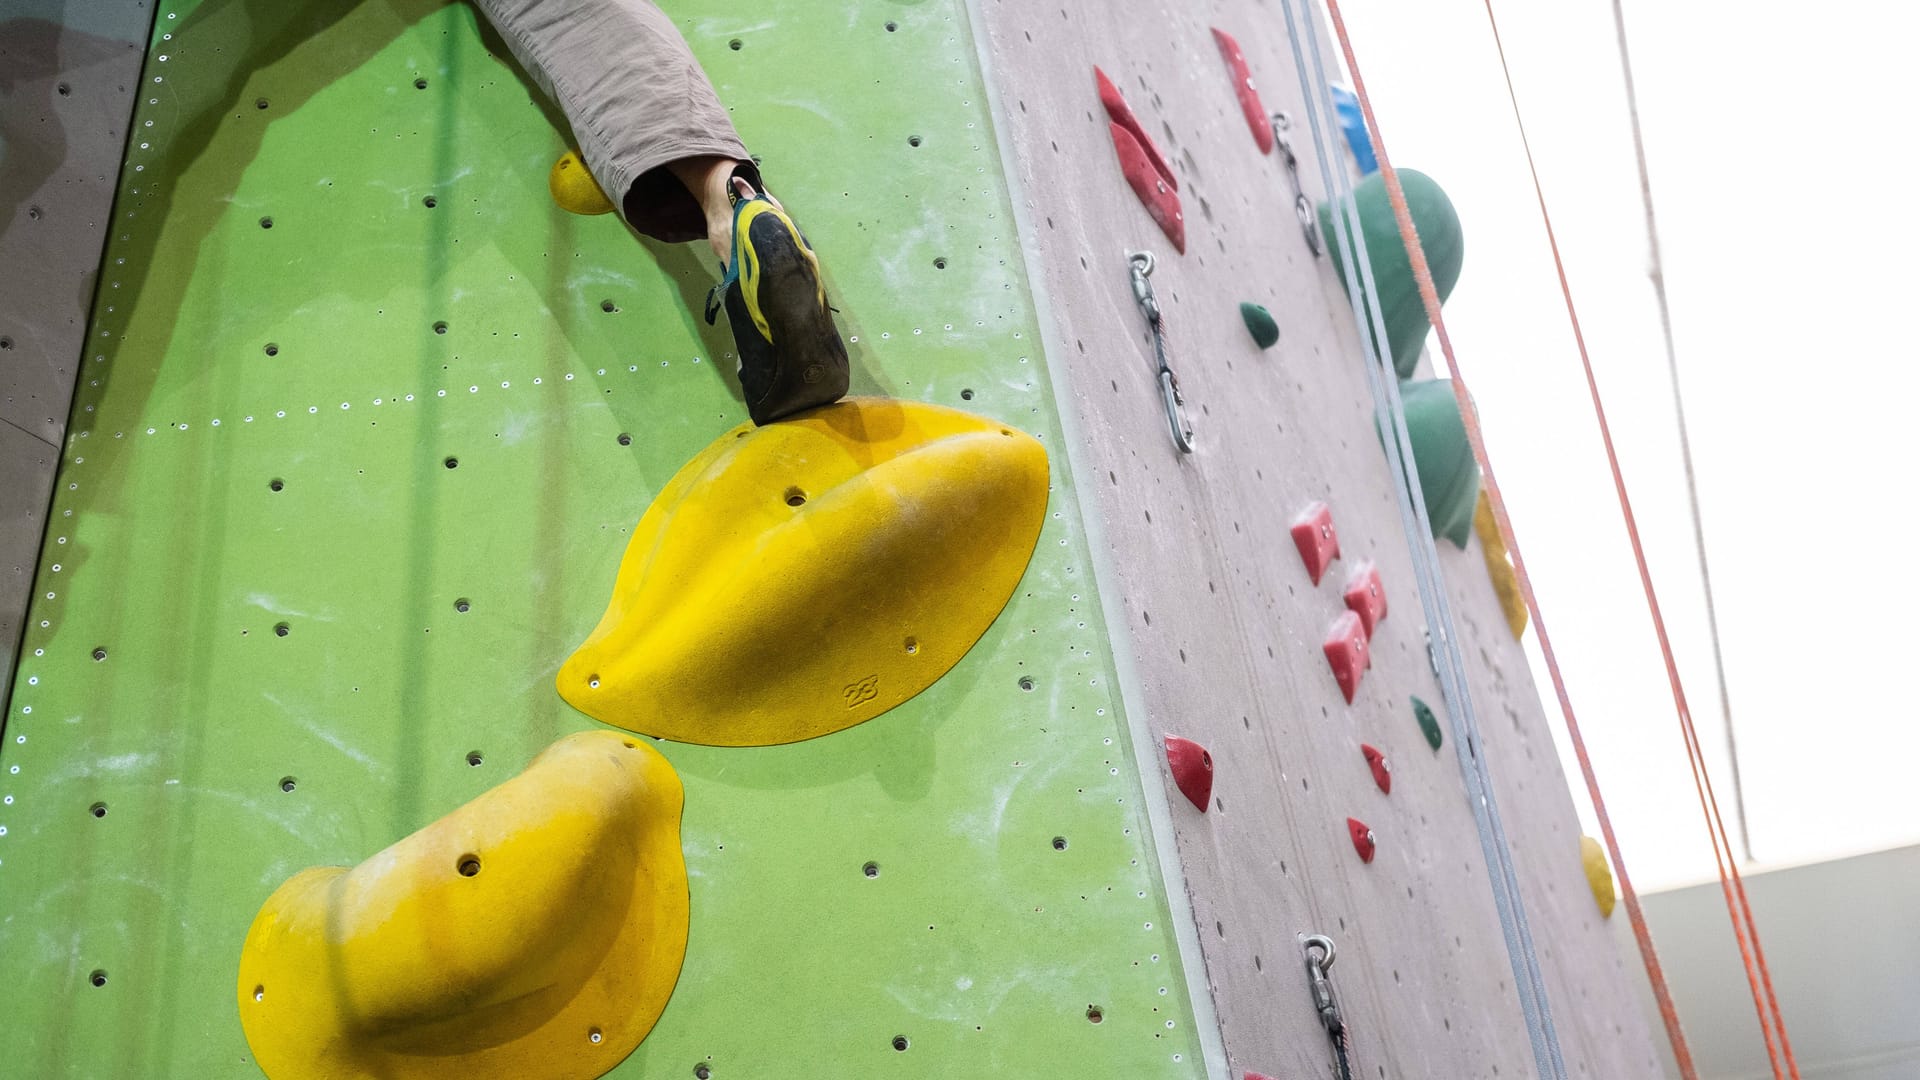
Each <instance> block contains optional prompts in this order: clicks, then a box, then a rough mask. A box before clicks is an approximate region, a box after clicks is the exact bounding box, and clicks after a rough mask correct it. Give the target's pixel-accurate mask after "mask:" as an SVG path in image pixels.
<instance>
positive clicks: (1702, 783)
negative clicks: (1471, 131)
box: [1327, 0, 1799, 1080]
mask: <svg viewBox="0 0 1920 1080" xmlns="http://www.w3.org/2000/svg"><path fill="white" fill-rule="evenodd" d="M1327 3H1328V9H1329V14H1330V15H1331V17H1332V21H1333V26H1334V30H1335V32H1336V34H1337V35H1338V37H1339V39H1340V45H1341V49H1342V51H1343V52H1344V54H1345V56H1346V59H1347V66H1348V69H1349V70H1350V71H1351V73H1352V75H1353V80H1354V90H1355V93H1356V95H1357V96H1358V97H1359V99H1360V104H1361V108H1362V109H1363V110H1364V112H1365V115H1366V119H1367V124H1368V127H1369V131H1370V137H1371V139H1372V142H1373V146H1374V150H1375V152H1376V154H1377V156H1378V157H1379V159H1380V168H1381V173H1382V177H1383V179H1384V181H1385V183H1386V186H1387V192H1388V197H1389V199H1390V201H1391V202H1392V203H1393V207H1394V216H1395V218H1396V220H1397V222H1398V223H1399V226H1400V232H1401V238H1402V241H1403V242H1404V243H1405V245H1406V248H1407V254H1408V258H1409V260H1410V261H1411V263H1412V265H1413V270H1414V276H1415V279H1416V281H1417V282H1418V284H1419V287H1420V295H1421V300H1422V302H1423V303H1424V305H1425V307H1426V310H1427V315H1428V317H1429V319H1430V320H1431V321H1432V323H1433V328H1434V331H1435V333H1436V335H1437V337H1438V339H1439V342H1440V348H1441V352H1442V354H1443V355H1444V356H1445V358H1446V362H1447V368H1448V370H1449V371H1450V372H1451V373H1452V375H1453V378H1454V392H1455V393H1456V394H1457V395H1459V396H1460V398H1461V415H1462V418H1463V419H1464V421H1465V423H1466V428H1467V436H1468V440H1469V441H1470V442H1471V444H1472V446H1473V450H1474V456H1475V458H1476V459H1477V460H1478V461H1479V463H1480V467H1481V470H1482V471H1483V473H1484V475H1485V477H1486V484H1487V491H1488V497H1489V502H1490V503H1491V505H1492V507H1493V510H1494V516H1495V518H1496V520H1497V522H1498V524H1499V526H1500V532H1501V535H1502V538H1503V539H1504V540H1505V541H1506V544H1507V547H1508V550H1509V552H1510V554H1511V555H1512V557H1513V560H1514V570H1515V574H1516V576H1517V577H1518V578H1519V581H1520V587H1521V591H1522V593H1523V594H1524V595H1525V597H1526V600H1527V606H1528V608H1529V609H1530V611H1531V612H1532V614H1533V619H1534V625H1535V627H1536V628H1537V632H1538V633H1539V634H1540V644H1541V651H1542V652H1543V654H1544V655H1545V657H1546V660H1547V666H1548V671H1549V673H1550V674H1551V676H1552V679H1553V684H1554V691H1555V693H1556V695H1557V696H1558V697H1559V700H1560V707H1561V712H1562V714H1563V715H1564V716H1565V718H1566V722H1567V730H1568V734H1569V736H1570V737H1571V738H1572V740H1573V744H1574V750H1575V755H1576V757H1577V758H1578V759H1579V762H1580V769H1581V773H1582V775H1583V776H1584V778H1585V780H1586V783H1587V788H1588V792H1589V794H1590V795H1591V796H1592V797H1593V800H1594V806H1595V810H1596V812H1597V813H1598V816H1599V819H1600V825H1601V830H1602V833H1603V835H1604V836H1605V838H1606V842H1607V847H1608V850H1609V853H1610V854H1611V856H1612V858H1613V860H1614V864H1615V867H1616V869H1617V870H1618V871H1619V873H1620V881H1621V886H1622V894H1623V896H1624V898H1625V900H1626V902H1627V910H1628V914H1629V916H1630V918H1631V919H1632V922H1633V927H1634V936H1635V937H1636V939H1638V942H1639V945H1640V951H1641V956H1642V959H1643V961H1644V962H1645V963H1646V966H1647V974H1648V978H1649V980H1650V981H1651V983H1652V987H1653V991H1654V994H1655V997H1656V999H1657V1000H1658V1001H1659V1004H1660V1010H1661V1015H1662V1018H1663V1019H1664V1020H1665V1022H1666V1025H1667V1033H1668V1037H1669V1039H1671V1040H1672V1042H1673V1049H1674V1055H1675V1058H1676V1059H1677V1061H1678V1063H1679V1066H1680V1069H1681V1073H1682V1075H1683V1076H1684V1077H1687V1078H1689V1080H1691V1078H1693V1077H1695V1076H1697V1073H1696V1071H1695V1069H1694V1066H1693V1062H1692V1056H1691V1054H1690V1053H1689V1052H1688V1050H1687V1046H1686V1040H1685V1037H1684V1035H1683V1034H1682V1033H1681V1031H1680V1026H1679V1020H1678V1017H1677V1015H1676V1014H1675V1012H1674V1009H1673V1002H1672V998H1671V995H1670V994H1669V992H1668V990H1667V985H1666V980H1665V977H1664V975H1663V974H1662V973H1661V970H1660V965H1659V960H1658V958H1657V956H1656V955H1655V953H1654V950H1653V943H1652V939H1651V938H1650V936H1649V935H1648V934H1647V930H1646V923H1645V919H1644V917H1643V915H1642V913H1641V911H1640V904H1639V897H1638V895H1637V894H1636V893H1635V891H1634V889H1633V887H1632V883H1631V881H1630V879H1629V878H1628V876H1627V874H1626V864H1625V862H1624V861H1623V860H1621V858H1620V851H1619V844H1618V841H1617V840H1616V838H1615V836H1614V833H1613V826H1612V822H1611V821H1610V820H1609V818H1608V816H1607V813H1606V808H1605V803H1604V801H1603V800H1602V799H1601V797H1600V790H1599V785H1598V783H1597V782H1596V780H1595V778H1594V775H1593V766H1592V763H1591V761H1590V760H1589V758H1588V755H1587V751H1586V745H1585V740H1584V739H1582V738H1581V735H1580V731H1579V724H1578V722H1577V721H1576V720H1575V718H1574V714H1573V706H1572V703H1571V701H1570V699H1569V698H1568V696H1567V692H1566V685H1565V682H1564V680H1563V679H1562V677H1561V673H1560V670H1559V664H1558V661H1557V659H1556V658H1555V655H1554V652H1553V648H1552V645H1551V643H1550V639H1549V638H1548V636H1547V633H1546V623H1545V620H1544V619H1542V618H1541V614H1540V606H1539V601H1538V600H1537V598H1536V597H1535V595H1534V592H1533V586H1532V582H1531V580H1530V579H1529V577H1528V575H1527V572H1526V564H1525V561H1524V559H1523V557H1522V555H1521V551H1520V545H1519V543H1518V540H1517V539H1516V538H1515V536H1514V534H1513V524H1512V521H1511V520H1510V519H1509V517H1508V515H1507V512H1506V505H1505V501H1504V500H1503V499H1502V498H1501V496H1500V490H1499V485H1498V483H1497V482H1496V480H1495V478H1494V474H1493V470H1492V467H1491V463H1490V462H1489V461H1488V459H1487V454H1486V443H1485V440H1484V438H1483V437H1482V434H1481V431H1480V426H1479V421H1478V418H1477V417H1476V416H1475V415H1474V413H1473V410H1472V408H1471V405H1470V403H1469V402H1468V400H1467V398H1466V395H1465V390H1464V388H1463V387H1462V385H1461V383H1460V377H1459V365H1458V362H1457V361H1456V359H1455V357H1454V353H1453V344H1452V341H1451V340H1450V339H1449V338H1448V336H1447V331H1446V324H1445V322H1444V321H1443V319H1442V317H1441V314H1440V302H1439V297H1438V296H1437V294H1436V293H1435V291H1434V287H1433V280H1432V275H1431V273H1430V272H1429V270H1428V267H1427V262H1426V258H1425V254H1424V252H1423V251H1422V250H1421V248H1420V244H1419V237H1418V234H1417V233H1416V232H1415V231H1414V227H1413V220H1412V216H1411V214H1410V213H1409V212H1408V209H1407V205H1406V199H1405V195H1404V193H1403V192H1402V190H1401V188H1400V183H1399V176H1398V174H1397V173H1396V172H1395V170H1394V168H1393V166H1392V164H1391V162H1390V161H1389V160H1388V159H1387V156H1386V153H1385V146H1384V145H1383V143H1382V140H1381V138H1380V129H1379V125H1378V121H1377V120H1376V119H1375V117H1374V115H1373V108H1372V104H1371V102H1370V101H1369V100H1368V98H1367V94H1366V88H1365V83H1364V81H1363V79H1362V77H1361V74H1360V70H1359V64H1358V61H1357V60H1356V59H1355V58H1354V55H1353V44H1352V41H1351V40H1350V39H1349V37H1348V34H1347V29H1346V23H1345V20H1344V19H1343V18H1342V16H1341V13H1340V5H1339V2H1338V0H1327ZM1487 15H1488V19H1489V20H1490V21H1491V20H1492V19H1493V10H1492V6H1491V2H1490V0H1489V2H1488V5H1487ZM1494 31H1495V38H1496V43H1497V41H1498V25H1497V23H1496V24H1495V26H1494ZM1502 65H1503V67H1504V65H1505V58H1504V53H1503V55H1502ZM1508 92H1509V96H1512V80H1511V76H1510V75H1509V77H1508ZM1518 115H1519V110H1518V102H1517V100H1516V101H1515V116H1516V119H1517V118H1518ZM1522 139H1523V142H1524V139H1525V130H1524V126H1523V127H1522ZM1527 154H1528V163H1529V168H1530V169H1532V170H1533V179H1534V190H1535V195H1536V197H1537V198H1538V199H1539V203H1540V209H1541V215H1542V218H1543V220H1544V222H1545V223H1546V227H1547V236H1548V242H1549V245H1550V247H1551V250H1552V252H1553V257H1554V265H1555V269H1556V272H1557V273H1558V275H1559V279H1560V287H1561V292H1562V296H1563V297H1564V298H1565V300H1566V304H1567V313H1568V317H1569V319H1570V321H1571V323H1572V326H1573V331H1574V339H1575V342H1576V344H1577V345H1578V346H1579V350H1580V359H1581V366H1582V368H1583V370H1584V371H1585V374H1586V379H1587V389H1588V393H1589V395H1590V396H1591V398H1592V400H1593V406H1594V413H1595V416H1596V419H1597V420H1598V421H1599V424H1600V431H1601V440H1602V444H1603V446H1604V447H1605V449H1606V453H1607V460H1608V466H1609V468H1610V470H1611V471H1612V474H1613V480H1614V491H1615V494H1616V495H1617V496H1618V498H1619V501H1620V508H1621V514H1622V517H1623V519H1624V521H1625V524H1626V526H1627V533H1628V538H1629V540H1630V541H1631V545H1632V548H1633V553H1634V559H1635V562H1636V564H1637V566H1638V569H1639V572H1640V581H1641V588H1642V590H1643V592H1644V593H1645V595H1646V599H1647V606H1648V611H1649V614H1650V615H1651V616H1652V619H1653V623H1654V628H1655V631H1656V634H1657V636H1658V638H1659V642H1660V646H1661V650H1662V652H1663V654H1664V658H1665V663H1666V668H1667V678H1668V683H1669V685H1670V686H1671V688H1672V690H1673V695H1674V705H1675V709H1676V712H1677V713H1678V716H1679V720H1680V726H1681V732H1682V736H1683V741H1684V742H1685V743H1686V746H1687V750H1688V759H1689V764H1690V765H1691V766H1692V768H1693V771H1694V785H1695V789H1696V792H1697V793H1698V794H1699V796H1700V802H1701V810H1702V813H1703V815H1704V816H1705V817H1706V819H1707V822H1708V825H1709V832H1710V834H1712V836H1713V839H1714V849H1715V851H1714V854H1715V859H1716V862H1718V863H1719V865H1720V873H1721V889H1722V892H1723V893H1724V894H1725V895H1726V899H1727V906H1728V909H1729V912H1730V913H1732V915H1733V919H1734V930H1735V938H1736V940H1737V941H1738V942H1739V943H1740V945H1741V951H1742V956H1743V959H1748V969H1747V974H1748V983H1749V986H1750V987H1751V988H1752V989H1753V992H1754V1001H1755V1006H1756V1008H1757V1009H1759V1010H1760V1012H1761V1016H1762V1019H1761V1028H1762V1032H1763V1034H1766V1032H1767V1019H1768V1015H1767V1014H1768V1013H1769V1012H1771V1017H1772V1020H1773V1023H1774V1025H1775V1026H1776V1027H1777V1028H1778V1034H1779V1037H1780V1049H1781V1050H1782V1051H1783V1052H1784V1056H1785V1059H1786V1064H1787V1067H1788V1069H1789V1070H1790V1073H1791V1075H1792V1076H1793V1077H1794V1078H1795V1080H1798V1077H1799V1068H1798V1065H1797V1064H1796V1063H1795V1062H1794V1060H1793V1051H1792V1048H1791V1046H1790V1045H1788V1044H1787V1041H1786V1028H1785V1026H1784V1023H1783V1022H1782V1021H1781V1018H1780V1012H1779V1003H1778V1001H1777V999H1775V997H1774V994H1773V985H1772V979H1771V976H1770V975H1769V974H1768V972H1767V967H1766V959H1765V957H1764V955H1763V954H1760V952H1759V938H1758V933H1757V928H1756V927H1755V925H1754V923H1753V915H1752V908H1751V906H1750V905H1749V904H1748V903H1747V898H1746V888H1745V886H1744V884H1743V883H1742V882H1741V880H1740V873H1739V869H1738V867H1737V866H1733V867H1732V868H1731V882H1729V880H1728V870H1729V867H1728V862H1729V861H1730V859H1727V858H1723V857H1722V851H1723V850H1724V851H1725V852H1726V853H1727V855H1728V856H1730V855H1731V845H1730V844H1728V843H1727V840H1726V827H1725V824H1724V822H1723V821H1721V820H1720V815H1719V806H1718V802H1717V800H1716V799H1715V798H1714V796H1713V785H1712V779H1711V777H1709V776H1708V775H1706V770H1705V762H1704V758H1703V756H1702V754H1701V751H1700V745H1699V738H1698V734H1697V732H1696V731H1695V730H1694V726H1693V719H1692V715H1691V713H1690V711H1689V710H1688V708H1687V704H1686V694H1685V690H1684V688H1683V687H1682V685H1681V681H1680V675H1679V669H1678V665H1677V664H1676V663H1675V661H1674V658H1673V651H1672V647H1671V644H1670V642H1669V640H1668V637H1667V632H1666V622H1665V619H1664V618H1663V617H1662V615H1661V612H1660V605H1659V599H1658V597H1657V595H1656V594H1655V592H1654V588H1653V580H1652V576H1651V574H1650V573H1649V571H1648V569H1647V562H1646V554H1645V551H1644V550H1643V548H1642V545H1641V542H1640V536H1639V531H1638V527H1637V523H1636V521H1635V518H1634V514H1633V507H1632V503H1631V500H1629V498H1628V496H1627V490H1626V483H1625V480H1624V478H1623V477H1622V475H1621V471H1620V463H1619V458H1618V456H1617V454H1616V453H1615V450H1614V447H1613V439H1612V434H1611V432H1610V430H1609V428H1608V426H1607V422H1606V410H1605V407H1604V405H1603V404H1602V403H1601V401H1600V393H1599V386H1598V383H1597V381H1596V380H1595V378H1594V375H1593V365H1592V361H1591V359H1590V357H1589V356H1588V353H1587V349H1586V341H1585V338H1584V336H1583V335H1582V334H1581V332H1580V323H1579V315H1578V313H1577V311H1576V310H1575V308H1574V304H1573V295H1572V291H1571V289H1570V287H1569V286H1568V284H1567V279H1566V271H1565V266H1564V263H1563V262H1562V260H1561V258H1560V251H1559V244H1558V241H1557V240H1556V239H1555V237H1554V233H1553V226H1552V218H1551V215H1550V214H1549V213H1548V212H1547V205H1546V196H1545V193H1544V191H1543V190H1542V189H1541V186H1540V182H1539V174H1538V171H1537V169H1533V165H1532V160H1533V159H1532V150H1531V148H1530V147H1529V148H1528V150H1527ZM1743 923H1744V929H1743V925H1742V924H1743ZM1748 937H1751V939H1752V945H1753V953H1754V957H1755V958H1757V966H1758V976H1759V977H1758V980H1756V979H1755V969H1754V968H1755V965H1754V960H1753V959H1750V958H1748V957H1747V938H1748ZM1763 986H1764V992H1763V990H1762V987H1763ZM1763 996H1764V998H1765V999H1766V1004H1765V1005H1763V1004H1762V997H1763ZM1768 1055H1769V1058H1770V1060H1772V1062H1773V1068H1774V1075H1775V1076H1776V1077H1779V1076H1781V1072H1780V1062H1779V1059H1778V1057H1776V1056H1775V1047H1774V1044H1773V1040H1772V1038H1771V1037H1770V1036H1769V1038H1768Z"/></svg>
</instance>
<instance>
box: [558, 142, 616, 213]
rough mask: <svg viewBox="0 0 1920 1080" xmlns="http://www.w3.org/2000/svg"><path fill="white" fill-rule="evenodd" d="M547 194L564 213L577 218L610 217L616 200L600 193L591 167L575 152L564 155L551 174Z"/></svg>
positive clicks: (602, 192) (604, 193) (570, 151)
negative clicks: (579, 216) (584, 216)
mask: <svg viewBox="0 0 1920 1080" xmlns="http://www.w3.org/2000/svg"><path fill="white" fill-rule="evenodd" d="M547 190H548V191H551V192H553V201H554V202H555V203H556V204H558V205H559V207H560V209H562V210H565V211H567V212H568V213H573V214H588V215H592V214H609V213H612V212H613V200H611V199H609V198H607V193H606V192H604V191H602V190H600V184H599V182H598V181H596V180H595V179H594V178H593V174H592V173H591V172H588V171H587V164H586V162H584V161H581V160H580V155H579V154H577V153H575V152H574V151H572V150H569V151H567V152H566V153H564V154H561V155H560V160H558V161H556V162H554V163H553V168H552V169H550V170H548V172H547Z"/></svg>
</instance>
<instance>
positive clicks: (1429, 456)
mask: <svg viewBox="0 0 1920 1080" xmlns="http://www.w3.org/2000/svg"><path fill="white" fill-rule="evenodd" d="M1400 404H1401V406H1402V408H1403V409H1404V411H1405V415H1406V418H1407V435H1408V437H1409V438H1410V439H1412V440H1413V462H1414V465H1415V466H1416V467H1417V469H1418V470H1419V473H1420V494H1421V495H1422V496H1423V497H1424V500H1425V502H1426V504H1427V519H1428V521H1429V522H1430V523H1431V524H1432V526H1433V535H1434V537H1435V538H1439V537H1446V538H1447V539H1448V540H1451V541H1453V544H1454V546H1455V547H1458V548H1462V549H1464V548H1465V547H1466V546H1467V537H1468V536H1470V535H1472V533H1473V506H1474V502H1475V500H1477V499H1478V498H1479V496H1480V465H1479V463H1478V462H1476V461H1474V460H1473V446H1472V445H1471V444H1470V443H1468V442H1467V425H1466V424H1465V423H1464V422H1463V421H1462V420H1461V419H1460V402H1459V401H1458V399H1456V398H1455V397H1454V396H1453V385H1452V384H1451V383H1449V382H1448V381H1447V380H1445V379H1427V380H1424V381H1420V382H1403V383H1401V384H1400Z"/></svg>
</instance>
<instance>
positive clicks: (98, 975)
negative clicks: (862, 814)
mask: <svg viewBox="0 0 1920 1080" xmlns="http://www.w3.org/2000/svg"><path fill="white" fill-rule="evenodd" d="M87 981H88V982H90V983H92V984H93V985H95V986H105V985H107V973H106V972H104V971H100V970H98V969H96V970H95V971H94V973H93V974H91V975H89V976H87Z"/></svg>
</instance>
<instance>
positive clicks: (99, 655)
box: [93, 646, 107, 663]
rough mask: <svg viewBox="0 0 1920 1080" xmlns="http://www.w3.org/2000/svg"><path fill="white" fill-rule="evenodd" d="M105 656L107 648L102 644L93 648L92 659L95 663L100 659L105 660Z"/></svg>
mask: <svg viewBox="0 0 1920 1080" xmlns="http://www.w3.org/2000/svg"><path fill="white" fill-rule="evenodd" d="M106 658H107V650H106V648H105V647H104V646H102V647H96V648H95V649H94V650H93V659H94V661H95V662H96V663H97V662H99V661H101V660H105V659H106Z"/></svg>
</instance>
